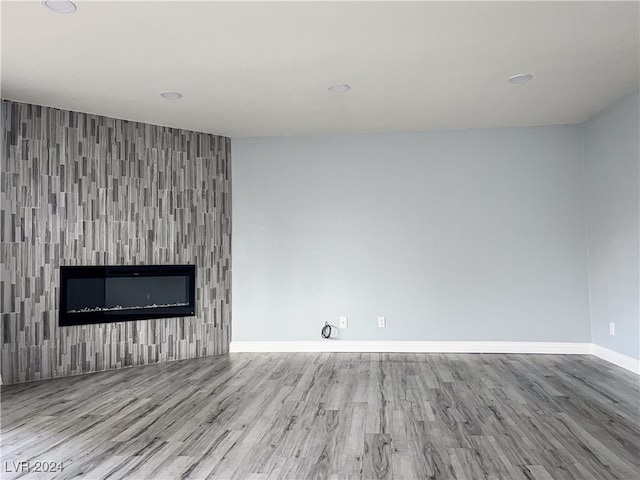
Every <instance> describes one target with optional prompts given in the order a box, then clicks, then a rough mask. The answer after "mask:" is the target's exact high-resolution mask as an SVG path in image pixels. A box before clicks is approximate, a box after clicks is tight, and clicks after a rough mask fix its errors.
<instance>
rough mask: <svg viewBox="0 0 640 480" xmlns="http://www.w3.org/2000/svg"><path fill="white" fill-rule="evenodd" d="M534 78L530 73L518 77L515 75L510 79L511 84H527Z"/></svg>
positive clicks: (520, 74) (519, 74)
mask: <svg viewBox="0 0 640 480" xmlns="http://www.w3.org/2000/svg"><path fill="white" fill-rule="evenodd" d="M532 78H533V75H531V74H530V73H518V74H517V75H513V76H511V77H509V82H511V83H526V82H528V81H529V80H531V79H532Z"/></svg>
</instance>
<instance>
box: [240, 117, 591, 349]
mask: <svg viewBox="0 0 640 480" xmlns="http://www.w3.org/2000/svg"><path fill="white" fill-rule="evenodd" d="M233 147H234V154H233V168H234V180H233V219H234V237H233V269H234V277H233V292H234V293H233V294H234V316H233V340H234V341H268V340H271V341H280V340H320V328H321V327H322V325H323V324H324V322H325V321H330V322H332V323H334V324H337V321H338V316H339V315H347V316H348V317H349V328H348V329H347V330H346V331H344V332H342V338H343V339H346V340H461V341H463V340H479V341H480V340H486V341H492V340H493V341H500V340H502V341H569V342H589V341H590V324H589V313H588V291H587V261H586V246H585V224H584V220H585V214H584V199H583V193H584V192H583V176H582V173H583V169H582V139H581V127H580V125H569V126H553V127H536V128H508V129H487V130H458V131H439V132H428V133H398V134H370V135H346V136H326V137H291V138H246V139H242V138H240V139H234V140H233ZM378 315H384V316H386V317H387V323H388V326H387V328H386V329H380V328H378V327H377V322H376V317H377V316H378Z"/></svg>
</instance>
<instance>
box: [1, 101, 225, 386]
mask: <svg viewBox="0 0 640 480" xmlns="http://www.w3.org/2000/svg"><path fill="white" fill-rule="evenodd" d="M0 173H1V176H0V202H1V205H0V275H1V276H0V307H1V313H2V322H1V324H0V328H1V330H2V333H1V335H0V337H1V338H2V356H1V359H2V366H1V371H2V381H3V383H6V384H9V383H17V382H23V381H29V380H37V379H44V378H52V377H60V376H67V375H74V374H78V373H85V372H95V371H101V370H108V369H114V368H121V367H127V366H133V365H144V364H147V363H156V362H166V361H170V360H177V359H183V358H192V357H198V356H204V355H216V354H222V353H226V352H227V351H228V348H229V339H230V329H231V204H230V200H231V158H230V139H229V138H226V137H220V136H215V135H211V134H205V133H197V132H190V131H186V130H179V129H174V128H168V127H161V126H157V125H147V124H143V123H137V122H131V121H125V120H118V119H114V118H107V117H102V116H98V115H90V114H85V113H78V112H70V111H66V110H60V109H56V108H50V107H42V106H36V105H29V104H23V103H17V102H12V101H5V100H3V101H2V165H1V169H0ZM184 263H194V264H195V265H196V266H197V279H196V288H197V290H196V302H197V315H196V316H195V317H187V318H172V319H161V320H141V321H135V322H121V323H111V324H99V325H86V326H77V327H58V295H59V280H60V275H59V266H60V265H137V264H139V265H142V264H184Z"/></svg>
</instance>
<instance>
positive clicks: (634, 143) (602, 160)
mask: <svg viewBox="0 0 640 480" xmlns="http://www.w3.org/2000/svg"><path fill="white" fill-rule="evenodd" d="M639 102H640V95H639V94H638V91H637V90H636V91H635V92H633V93H631V94H628V95H626V96H625V97H623V98H622V99H620V100H619V101H618V102H616V103H615V104H613V105H611V106H610V107H607V108H606V109H604V110H603V111H601V112H600V113H598V114H597V115H595V116H594V117H592V118H591V119H589V120H588V121H587V122H585V123H584V125H583V137H584V163H585V192H586V195H585V196H586V202H587V245H588V257H589V283H590V303H591V335H592V340H593V343H595V344H597V345H601V346H603V347H606V348H609V349H611V350H615V351H616V352H619V353H622V354H625V355H629V356H631V357H634V358H640V310H639V308H638V303H639V301H640V300H639V298H640V297H639V295H640V293H639V290H640V289H639V285H638V278H639V276H640V272H639V267H638V265H639V261H640V259H639V258H638V250H639V245H640V243H639V234H638V228H639V227H638V223H639V217H640V208H639V206H638V205H639V196H640V182H639V175H640V170H639V165H640V147H639V143H640V134H639V130H640V121H639V117H640V108H639ZM609 322H614V323H615V325H616V334H615V336H610V335H609Z"/></svg>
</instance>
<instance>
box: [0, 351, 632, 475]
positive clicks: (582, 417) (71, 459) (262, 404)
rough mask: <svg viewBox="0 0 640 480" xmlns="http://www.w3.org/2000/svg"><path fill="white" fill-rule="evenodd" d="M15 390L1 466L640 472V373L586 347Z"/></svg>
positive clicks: (310, 363) (8, 401) (145, 471)
mask: <svg viewBox="0 0 640 480" xmlns="http://www.w3.org/2000/svg"><path fill="white" fill-rule="evenodd" d="M1 395H2V410H1V411H2V470H3V472H2V478H46V479H53V478H88V479H106V478H108V479H138V478H140V479H143V478H149V479H183V478H184V479H187V478H193V479H200V478H213V479H253V480H257V479H295V480H304V479H323V478H329V479H333V478H335V479H343V478H344V479H391V478H393V479H420V480H423V479H431V478H434V479H440V478H442V479H473V480H475V479H484V478H488V479H494V478H495V479H498V478H501V479H509V480H511V479H514V480H518V479H522V480H524V479H536V480H543V479H558V480H565V479H566V480H570V479H590V480H594V479H595V480H610V479H611V480H613V479H625V480H637V479H639V478H640V425H639V424H640V418H639V415H640V413H639V408H640V388H639V377H638V376H636V375H634V374H632V373H630V372H627V371H625V370H623V369H621V368H619V367H616V366H614V365H611V364H609V363H606V362H604V361H602V360H600V359H597V358H595V357H592V356H586V355H585V356H579V355H502V354H464V355H463V354H380V353H365V354H361V353H317V354H316V353H314V354H311V353H309V354H300V353H299V354H291V353H242V354H230V355H225V356H220V357H207V358H199V359H195V360H184V361H179V362H173V363H166V364H162V365H150V366H144V367H134V368H130V369H126V370H119V371H111V372H103V373H95V374H90V375H83V376H76V377H67V378H61V379H55V380H47V381H42V382H34V383H27V384H19V385H12V386H4V387H2V390H1ZM19 462H28V464H27V465H28V469H31V472H30V473H28V474H26V473H23V472H15V470H16V468H15V467H16V466H19V465H20V464H19ZM36 462H56V463H59V462H62V466H63V469H64V470H63V471H62V472H57V473H36V472H34V471H33V470H34V469H35V467H36V465H37V464H36ZM24 465H25V464H22V466H23V469H24ZM40 466H41V467H42V465H40Z"/></svg>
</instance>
